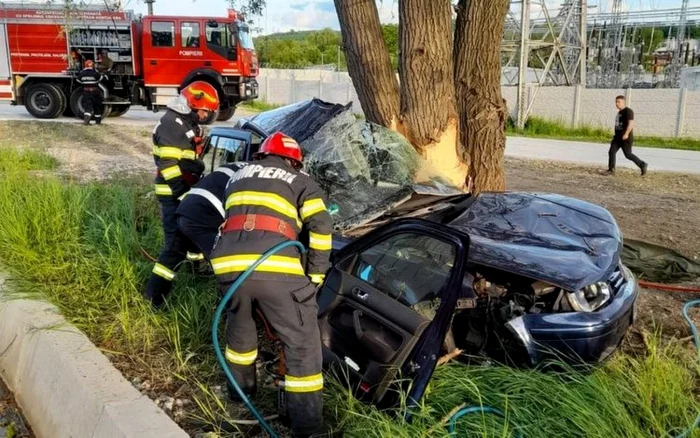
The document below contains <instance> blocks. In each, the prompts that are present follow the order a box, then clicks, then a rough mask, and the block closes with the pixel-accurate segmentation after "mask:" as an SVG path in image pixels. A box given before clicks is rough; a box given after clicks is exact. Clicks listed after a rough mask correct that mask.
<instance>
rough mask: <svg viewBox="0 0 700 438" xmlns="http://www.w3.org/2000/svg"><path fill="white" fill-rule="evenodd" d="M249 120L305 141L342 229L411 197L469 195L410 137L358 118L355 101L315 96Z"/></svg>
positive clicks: (307, 160)
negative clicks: (332, 101) (424, 156)
mask: <svg viewBox="0 0 700 438" xmlns="http://www.w3.org/2000/svg"><path fill="white" fill-rule="evenodd" d="M246 122H250V123H253V124H254V125H256V126H257V127H259V128H261V129H263V130H264V131H266V132H267V133H272V132H274V131H282V132H284V133H285V134H286V135H288V136H290V137H292V138H294V139H295V140H297V141H298V142H299V143H300V145H301V147H302V150H303V151H304V169H305V171H306V172H308V173H309V174H311V175H312V176H313V177H314V179H315V180H316V181H317V182H318V184H319V185H320V186H321V188H322V189H323V190H324V191H325V192H326V194H327V195H328V199H330V200H331V201H332V202H333V203H335V204H336V205H337V207H338V212H337V214H336V215H334V222H335V227H336V229H337V230H339V231H341V232H344V231H348V230H351V229H354V228H357V227H359V226H361V225H363V224H366V223H367V222H370V221H371V220H372V219H375V218H377V217H379V216H382V215H384V214H386V213H388V212H389V211H390V210H391V209H392V208H394V207H397V206H400V205H402V204H404V203H406V202H409V201H411V202H413V203H416V205H419V204H423V205H424V204H426V203H430V202H434V199H436V198H443V197H448V196H455V195H462V194H463V193H462V192H461V191H460V190H459V189H457V188H455V187H453V186H452V185H451V184H450V183H449V182H448V181H447V180H446V179H445V178H444V177H443V176H442V175H440V174H439V173H438V172H437V171H435V170H433V169H432V168H431V167H430V165H429V164H428V163H427V162H426V161H425V160H424V159H422V158H421V157H420V155H419V154H418V152H416V150H415V149H414V148H413V146H411V144H410V143H408V141H406V139H405V138H403V137H402V136H401V135H399V134H397V133H395V132H393V131H391V130H389V129H387V128H384V127H382V126H379V125H376V124H373V123H369V122H367V121H365V120H358V119H357V118H356V117H355V116H354V115H353V113H352V111H351V105H346V106H342V105H334V104H330V103H327V102H324V101H321V100H319V99H313V100H308V101H304V102H300V103H297V104H294V105H289V106H285V107H282V108H279V109H276V110H272V111H266V112H264V113H260V114H258V115H255V116H253V117H251V118H250V119H247V120H241V121H239V123H238V126H239V127H240V126H242V125H243V124H245V123H246ZM419 200H420V201H419Z"/></svg>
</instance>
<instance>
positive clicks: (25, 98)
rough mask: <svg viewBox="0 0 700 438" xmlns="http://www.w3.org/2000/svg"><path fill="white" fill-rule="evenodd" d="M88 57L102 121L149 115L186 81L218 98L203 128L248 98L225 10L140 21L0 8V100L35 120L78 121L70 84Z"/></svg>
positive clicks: (236, 31)
mask: <svg viewBox="0 0 700 438" xmlns="http://www.w3.org/2000/svg"><path fill="white" fill-rule="evenodd" d="M105 4H107V2H105ZM106 58H109V60H108V59H106ZM88 59H91V60H93V61H95V64H96V66H97V67H98V70H100V71H103V72H104V74H105V79H104V80H103V81H102V82H101V83H100V88H101V90H102V92H103V94H104V103H105V114H104V116H107V115H111V116H120V115H123V114H124V113H126V112H127V111H128V110H129V107H130V106H131V105H143V106H145V107H147V108H148V109H150V110H153V111H158V110H159V109H161V108H164V107H165V106H166V105H167V103H168V102H169V101H170V100H171V99H172V98H173V97H174V96H177V94H178V93H179V91H180V89H181V88H183V87H185V86H187V85H188V84H189V83H191V82H193V81H195V80H200V81H201V80H203V81H207V82H209V83H211V84H212V85H213V86H214V87H215V88H216V90H217V91H218V93H219V97H220V99H221V107H220V109H219V112H218V113H217V114H215V115H212V117H211V120H208V121H207V122H206V123H211V122H213V120H214V118H216V119H217V120H228V119H230V118H231V117H232V116H233V113H234V112H235V110H236V105H237V104H238V103H239V102H242V101H248V100H252V99H255V98H257V97H258V83H257V81H256V79H255V78H256V76H257V75H258V60H257V56H256V54H255V49H254V47H253V40H252V38H251V37H250V34H249V28H248V25H247V24H246V23H245V21H244V19H243V17H241V16H240V15H238V14H237V13H236V12H235V11H233V10H229V11H228V17H213V18H212V17H172V16H156V15H146V16H143V17H141V16H135V15H134V13H133V12H132V11H124V10H116V9H109V8H107V7H81V8H79V9H70V8H69V9H67V8H66V6H65V5H55V6H51V5H50V4H46V5H41V6H37V7H32V8H30V7H29V6H28V5H27V4H26V3H25V4H23V5H22V4H14V5H13V4H12V3H8V2H3V3H0V101H9V102H11V103H12V104H13V105H24V106H25V107H26V108H27V111H28V112H29V113H30V114H32V115H33V116H34V117H38V118H45V119H50V118H55V117H58V116H60V115H62V114H63V115H75V116H77V117H81V116H82V114H83V109H82V108H83V106H82V97H83V93H82V88H81V87H80V84H79V83H78V82H77V81H76V76H77V74H78V72H79V71H80V69H81V68H82V64H83V62H84V61H85V60H88Z"/></svg>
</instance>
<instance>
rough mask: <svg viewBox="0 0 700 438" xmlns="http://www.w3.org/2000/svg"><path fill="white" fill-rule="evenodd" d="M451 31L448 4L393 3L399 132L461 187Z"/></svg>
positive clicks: (440, 0)
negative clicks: (396, 23)
mask: <svg viewBox="0 0 700 438" xmlns="http://www.w3.org/2000/svg"><path fill="white" fill-rule="evenodd" d="M451 26H452V12H451V5H450V0H410V1H400V2H399V51H400V64H399V77H400V79H401V115H400V121H401V127H400V131H401V132H402V133H403V134H404V135H405V136H406V138H407V139H408V140H409V141H410V142H411V144H413V146H414V147H415V148H416V149H417V150H418V152H419V153H420V154H421V155H422V156H423V157H425V158H426V159H427V160H428V162H430V163H431V164H432V165H433V167H435V168H436V169H437V170H439V171H440V172H442V173H443V174H444V175H445V176H446V177H447V178H448V179H449V180H450V181H452V182H453V183H454V184H456V185H457V186H459V187H464V186H465V181H466V175H467V167H466V165H464V163H463V162H462V155H463V154H462V151H461V147H460V145H459V141H458V139H459V135H458V133H459V120H458V115H457V105H456V102H455V84H454V76H453V74H454V72H453V64H452V29H451Z"/></svg>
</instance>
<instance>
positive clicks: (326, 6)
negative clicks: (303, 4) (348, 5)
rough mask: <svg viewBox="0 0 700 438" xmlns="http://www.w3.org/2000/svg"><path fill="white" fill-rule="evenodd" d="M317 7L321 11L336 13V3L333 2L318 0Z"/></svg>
mask: <svg viewBox="0 0 700 438" xmlns="http://www.w3.org/2000/svg"><path fill="white" fill-rule="evenodd" d="M315 7H316V9H318V10H319V11H323V12H332V13H335V5H334V4H333V2H316V4H315Z"/></svg>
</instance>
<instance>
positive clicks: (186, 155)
mask: <svg viewBox="0 0 700 438" xmlns="http://www.w3.org/2000/svg"><path fill="white" fill-rule="evenodd" d="M182 158H183V159H184V160H196V159H197V153H196V152H195V151H191V150H187V151H182Z"/></svg>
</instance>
